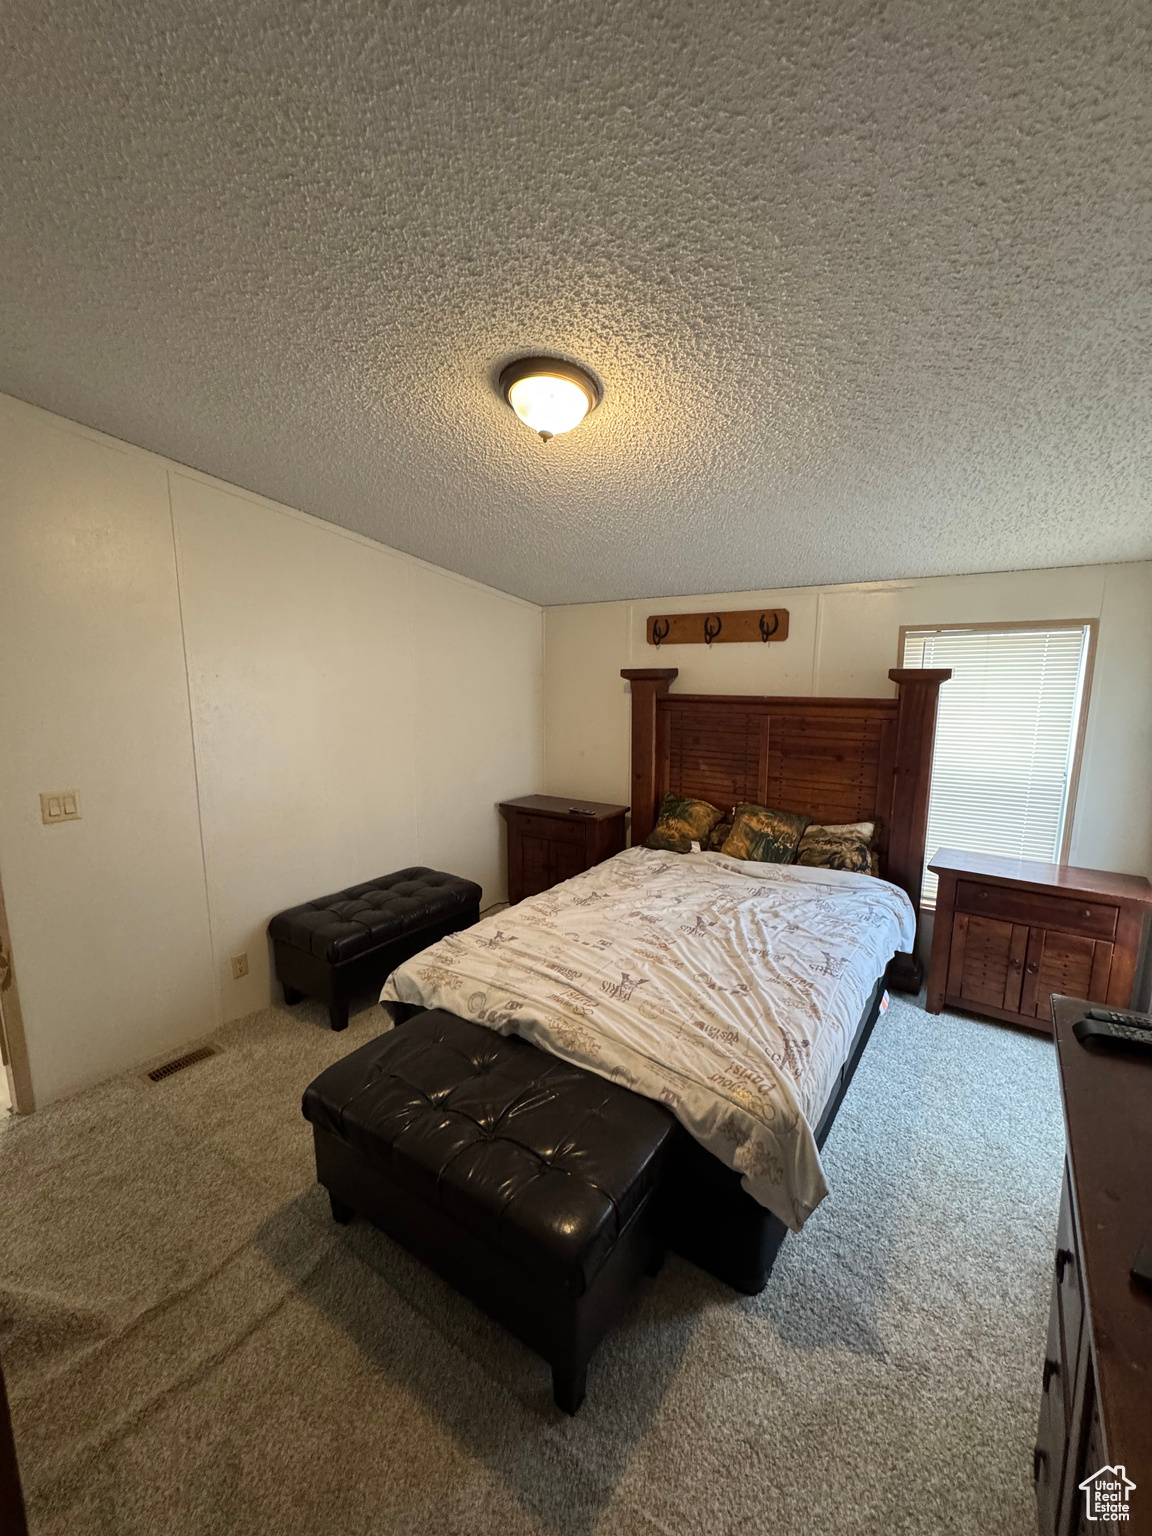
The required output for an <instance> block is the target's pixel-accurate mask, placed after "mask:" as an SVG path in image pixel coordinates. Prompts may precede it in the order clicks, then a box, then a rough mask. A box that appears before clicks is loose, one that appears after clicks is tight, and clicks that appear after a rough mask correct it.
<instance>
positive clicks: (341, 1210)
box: [328, 1190, 356, 1227]
mask: <svg viewBox="0 0 1152 1536" xmlns="http://www.w3.org/2000/svg"><path fill="white" fill-rule="evenodd" d="M328 1204H329V1205H330V1206H331V1207H332V1220H333V1221H338V1222H339V1223H340V1225H341V1226H342V1227H346V1226H347V1225H348V1223H349V1222H350V1221H351V1220H352V1218H353V1216H355V1214H356V1212H355V1211H354V1210H353V1209H352V1207H351V1206H350V1205H345V1204H344V1202H343V1200H341V1199H339V1198H338V1196H336V1195H334V1194H333V1193H332V1191H331V1190H329V1191H328Z"/></svg>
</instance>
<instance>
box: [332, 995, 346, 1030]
mask: <svg viewBox="0 0 1152 1536" xmlns="http://www.w3.org/2000/svg"><path fill="white" fill-rule="evenodd" d="M328 1022H329V1024H331V1026H332V1028H333V1029H337V1030H339V1029H347V1028H348V999H347V998H342V999H341V1001H340V1002H338V1003H329V1004H328Z"/></svg>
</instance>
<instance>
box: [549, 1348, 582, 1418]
mask: <svg viewBox="0 0 1152 1536" xmlns="http://www.w3.org/2000/svg"><path fill="white" fill-rule="evenodd" d="M587 1385H588V1362H587V1361H585V1362H584V1364H583V1365H581V1366H571V1365H554V1366H553V1367H552V1397H553V1400H554V1401H555V1404H556V1406H557V1408H560V1409H562V1410H563V1411H564V1412H565V1413H575V1412H576V1410H577V1409H578V1408H579V1406H580V1404H581V1403H582V1402H583V1401H584V1389H585V1388H586V1387H587Z"/></svg>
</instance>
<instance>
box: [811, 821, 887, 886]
mask: <svg viewBox="0 0 1152 1536" xmlns="http://www.w3.org/2000/svg"><path fill="white" fill-rule="evenodd" d="M875 831H876V824H875V822H871V821H849V822H844V823H843V824H841V825H839V826H810V827H809V828H808V830H807V831H806V832H805V833H804V836H803V837H802V838H801V839H800V847H799V848H798V849H797V851H796V862H797V864H807V865H808V866H810V867H815V868H817V869H850V870H854V871H856V872H857V873H858V874H861V875H869V874H871V873H872V838H873V835H874V834H875Z"/></svg>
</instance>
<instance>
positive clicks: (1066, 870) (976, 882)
mask: <svg viewBox="0 0 1152 1536" xmlns="http://www.w3.org/2000/svg"><path fill="white" fill-rule="evenodd" d="M928 868H929V869H932V870H935V872H936V873H937V875H939V877H940V888H939V891H938V893H937V896H936V924H935V930H934V932H933V935H932V963H931V966H930V968H929V972H928V1012H929V1013H939V1012H940V1010H941V1009H942V1008H944V1007H945V1006H947V1007H950V1008H964V1009H967V1010H968V1011H969V1012H970V1013H983V1014H987V1015H988V1017H989V1018H993V1019H1004V1020H1005V1021H1007V1022H1008V1023H1010V1024H1024V1025H1026V1026H1027V1027H1028V1028H1029V1029H1038V1030H1041V1031H1042V1032H1043V1033H1044V1034H1051V1033H1052V1023H1051V1014H1050V1011H1049V998H1050V997H1051V995H1052V993H1053V992H1057V993H1063V994H1065V995H1068V996H1072V997H1086V998H1088V999H1089V1000H1090V1001H1091V1002H1094V1003H1110V1004H1111V1005H1112V1006H1113V1007H1114V1008H1128V1007H1131V1005H1132V985H1133V982H1134V980H1135V978H1136V966H1137V962H1138V960H1139V957H1140V944H1141V940H1142V937H1143V932H1144V922H1145V918H1146V917H1147V915H1148V912H1149V910H1150V909H1152V886H1150V885H1149V884H1148V881H1147V880H1145V879H1144V877H1143V876H1142V875H1113V874H1109V873H1108V872H1107V871H1105V870H1102V869H1074V868H1073V867H1072V866H1070V865H1067V864H1040V863H1036V862H1033V861H1032V860H1030V859H1001V858H997V857H995V856H994V855H992V854H984V853H957V852H956V851H955V849H952V848H941V850H940V852H939V853H938V854H937V855H936V857H935V858H934V859H932V860H931V862H930V863H929V865H928Z"/></svg>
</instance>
